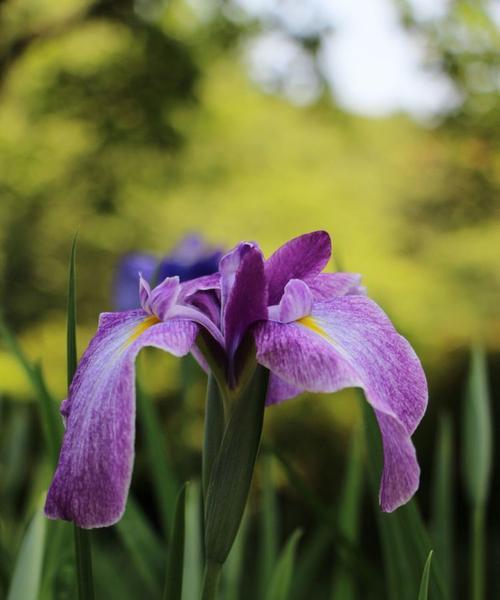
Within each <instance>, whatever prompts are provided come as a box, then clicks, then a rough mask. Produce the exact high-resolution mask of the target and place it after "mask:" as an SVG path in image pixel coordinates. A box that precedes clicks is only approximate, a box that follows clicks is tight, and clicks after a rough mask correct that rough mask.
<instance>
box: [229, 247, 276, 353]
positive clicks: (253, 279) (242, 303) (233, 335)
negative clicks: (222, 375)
mask: <svg viewBox="0 0 500 600" xmlns="http://www.w3.org/2000/svg"><path fill="white" fill-rule="evenodd" d="M219 268H220V273H221V303H222V327H223V333H224V338H225V341H226V351H227V354H228V356H229V357H230V359H231V358H232V357H233V355H234V353H235V351H236V349H237V347H238V344H239V343H240V341H241V339H242V337H243V334H244V333H245V331H246V330H247V329H248V327H249V326H250V325H251V324H252V323H255V322H256V321H259V320H261V319H266V318H267V285H266V278H265V275H264V258H263V256H262V252H261V250H260V248H259V247H258V246H257V245H256V244H252V243H250V242H244V243H241V244H239V245H238V246H237V247H236V248H235V249H234V250H232V251H231V252H229V254H226V255H225V256H224V257H223V258H222V259H221V261H220V267H219Z"/></svg>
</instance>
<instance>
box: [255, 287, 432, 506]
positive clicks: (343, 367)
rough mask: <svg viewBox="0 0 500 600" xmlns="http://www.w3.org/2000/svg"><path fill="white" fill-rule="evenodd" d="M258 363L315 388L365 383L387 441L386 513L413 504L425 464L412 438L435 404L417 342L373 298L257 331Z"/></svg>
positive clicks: (332, 304) (339, 303)
mask: <svg viewBox="0 0 500 600" xmlns="http://www.w3.org/2000/svg"><path fill="white" fill-rule="evenodd" d="M255 338H256V345H257V359H258V361H259V362H261V364H263V365H264V366H266V367H268V368H269V369H271V370H272V371H273V372H274V373H276V374H277V375H279V376H280V377H281V378H283V379H284V380H285V381H286V382H288V383H290V384H293V385H296V386H298V387H303V388H304V389H307V390H310V391H316V392H319V391H323V392H332V391H336V390H338V389H341V388H343V387H351V386H356V387H357V386H359V387H362V388H363V389H364V391H365V394H366V398H367V400H368V401H369V402H370V404H371V405H372V406H373V408H374V409H375V413H376V416H377V419H378V422H379V426H380V429H381V432H382V437H383V447H384V473H383V476H382V482H381V489H380V502H381V506H382V509H383V510H385V511H391V510H394V509H395V508H397V507H398V506H400V505H401V504H403V503H404V502H406V501H407V500H409V498H410V497H411V496H412V495H413V494H414V492H415V490H416V489H417V487H418V478H419V467H418V463H417V461H416V457H415V451H414V448H413V444H412V442H411V439H410V436H411V434H412V433H413V432H414V430H415V428H416V426H417V425H418V423H419V422H420V420H421V418H422V416H423V414H424V412H425V409H426V406H427V383H426V380H425V375H424V373H423V370H422V366H421V364H420V361H419V360H418V358H417V356H416V354H415V353H414V351H413V349H412V348H411V346H410V345H409V343H408V342H407V341H406V340H405V339H404V338H403V337H402V336H400V335H399V334H398V333H397V331H396V330H395V329H394V327H393V325H392V324H391V322H390V321H389V319H388V318H387V316H386V315H385V313H384V312H383V311H382V310H381V309H380V308H379V307H378V306H377V305H376V304H375V303H374V302H373V301H372V300H370V299H369V298H366V297H364V296H358V295H346V296H341V297H338V298H335V299H333V300H331V301H329V302H323V303H317V304H315V305H314V306H313V311H312V315H311V316H310V317H306V318H305V319H302V320H301V321H300V322H297V323H291V324H288V325H287V324H280V323H270V322H269V323H265V324H259V325H257V327H256V336H255Z"/></svg>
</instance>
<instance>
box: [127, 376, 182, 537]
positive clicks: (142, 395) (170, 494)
mask: <svg viewBox="0 0 500 600" xmlns="http://www.w3.org/2000/svg"><path fill="white" fill-rule="evenodd" d="M136 389H137V392H136V394H137V411H138V415H139V424H140V425H141V427H142V429H143V431H144V449H145V451H146V455H147V458H148V465H149V467H150V472H151V475H152V483H153V487H154V491H155V495H156V504H157V506H158V512H159V514H160V516H161V520H162V525H163V530H164V533H165V536H166V537H167V538H168V536H169V533H170V529H171V524H172V523H173V519H174V510H175V503H176V498H177V490H178V489H179V486H178V483H177V481H176V477H175V475H174V472H173V469H172V467H171V466H170V463H169V461H168V453H167V448H166V445H165V440H164V437H163V434H162V430H161V427H160V425H159V422H158V418H157V416H156V413H155V409H154V404H153V399H152V398H151V396H150V395H149V394H148V393H147V392H146V390H145V388H144V387H143V386H142V385H141V383H140V378H139V377H137V385H136Z"/></svg>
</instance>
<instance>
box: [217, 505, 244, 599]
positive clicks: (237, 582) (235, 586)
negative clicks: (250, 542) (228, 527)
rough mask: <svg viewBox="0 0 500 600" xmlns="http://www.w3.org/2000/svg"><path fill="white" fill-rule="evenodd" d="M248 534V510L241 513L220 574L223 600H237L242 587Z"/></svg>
mask: <svg viewBox="0 0 500 600" xmlns="http://www.w3.org/2000/svg"><path fill="white" fill-rule="evenodd" d="M247 534H248V510H245V512H244V513H243V519H242V520H241V525H240V528H239V530H238V533H237V534H236V539H235V540H234V544H233V547H232V548H231V551H230V552H229V556H228V557H227V560H226V565H225V568H224V571H223V572H222V584H223V585H222V589H223V591H224V594H223V598H224V600H239V598H240V597H241V590H242V586H243V581H242V576H243V573H244V570H243V565H244V554H245V544H246V540H247Z"/></svg>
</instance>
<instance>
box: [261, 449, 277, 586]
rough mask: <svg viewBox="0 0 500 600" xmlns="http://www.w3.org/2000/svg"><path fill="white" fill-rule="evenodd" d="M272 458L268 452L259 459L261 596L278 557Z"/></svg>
mask: <svg viewBox="0 0 500 600" xmlns="http://www.w3.org/2000/svg"><path fill="white" fill-rule="evenodd" d="M274 460H275V459H274V456H273V455H272V454H270V453H264V454H263V455H262V457H261V459H260V466H261V474H262V483H261V489H262V509H261V511H260V517H261V519H260V538H261V541H260V550H259V562H260V565H259V584H260V594H261V596H263V595H264V591H265V589H267V586H268V585H269V582H270V581H271V576H272V574H273V572H274V567H275V564H276V560H277V557H278V538H279V531H278V529H279V525H278V507H277V501H276V491H275V489H274V481H273V474H272V467H273V464H274Z"/></svg>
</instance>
